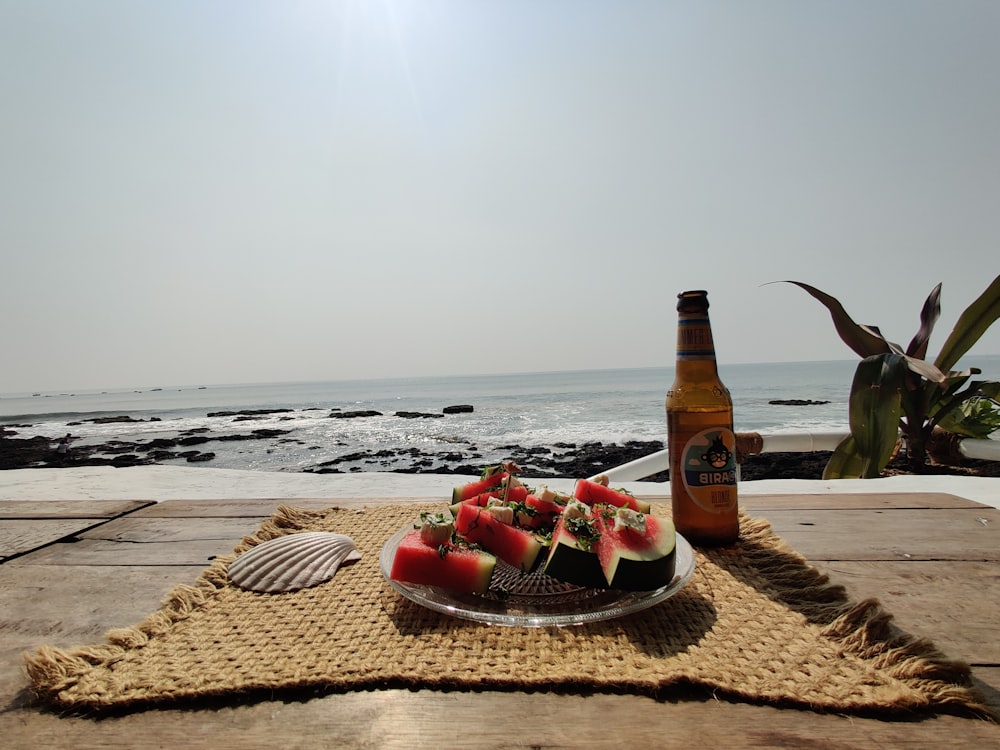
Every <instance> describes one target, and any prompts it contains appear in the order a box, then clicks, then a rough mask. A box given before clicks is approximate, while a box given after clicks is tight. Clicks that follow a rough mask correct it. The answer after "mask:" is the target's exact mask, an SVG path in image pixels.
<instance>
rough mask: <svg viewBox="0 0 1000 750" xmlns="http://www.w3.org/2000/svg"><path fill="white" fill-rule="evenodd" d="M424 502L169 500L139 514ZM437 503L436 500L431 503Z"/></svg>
mask: <svg viewBox="0 0 1000 750" xmlns="http://www.w3.org/2000/svg"><path fill="white" fill-rule="evenodd" d="M422 501H426V499H421V498H353V499H344V500H341V499H334V498H326V499H316V498H300V499H295V498H292V499H289V498H279V499H271V500H268V499H263V500H261V499H250V500H238V499H232V500H165V501H163V502H162V503H156V504H155V505H151V506H149V507H147V508H143V509H142V510H141V511H139V512H138V514H139V515H141V516H142V517H144V518H246V517H248V516H264V517H269V516H271V515H272V514H274V513H275V512H276V511H277V509H278V506H279V505H287V506H290V507H295V508H307V509H309V510H325V509H327V508H330V507H333V506H339V507H342V508H356V507H359V506H364V505H379V504H383V505H385V504H391V503H399V502H422ZM431 502H433V499H432V500H431Z"/></svg>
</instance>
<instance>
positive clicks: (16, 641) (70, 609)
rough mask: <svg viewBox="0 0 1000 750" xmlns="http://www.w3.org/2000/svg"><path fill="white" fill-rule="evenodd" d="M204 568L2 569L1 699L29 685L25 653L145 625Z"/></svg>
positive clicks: (101, 639)
mask: <svg viewBox="0 0 1000 750" xmlns="http://www.w3.org/2000/svg"><path fill="white" fill-rule="evenodd" d="M203 569H204V568H203V566H191V567H170V568H167V567H141V566H115V567H109V568H94V567H63V566H60V567H54V566H47V565H10V564H8V565H3V566H0V644H2V645H0V696H6V697H9V696H12V695H14V694H15V693H16V692H17V691H18V690H20V689H22V688H23V687H24V686H25V678H24V674H23V673H22V671H21V667H22V664H23V659H22V657H21V654H22V652H24V651H28V650H32V649H35V648H37V647H38V646H42V645H53V646H59V647H67V648H68V647H72V646H79V645H91V644H96V643H102V642H104V634H105V633H106V632H107V631H109V630H111V629H112V628H119V627H128V626H131V625H135V624H137V623H139V622H141V621H142V620H144V619H145V618H146V617H147V616H148V615H150V614H152V613H153V612H155V611H156V610H157V609H159V604H160V601H162V600H163V599H164V597H166V595H167V594H168V593H169V592H170V591H172V590H173V589H174V588H175V587H176V586H177V585H179V584H182V583H192V582H194V581H195V580H196V579H197V577H198V575H199V574H200V573H201V571H202V570H203ZM0 700H2V698H0Z"/></svg>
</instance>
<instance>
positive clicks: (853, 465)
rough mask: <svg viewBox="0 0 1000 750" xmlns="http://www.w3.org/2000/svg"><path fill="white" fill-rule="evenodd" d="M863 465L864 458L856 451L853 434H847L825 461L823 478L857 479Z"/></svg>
mask: <svg viewBox="0 0 1000 750" xmlns="http://www.w3.org/2000/svg"><path fill="white" fill-rule="evenodd" d="M864 465H865V461H864V458H863V457H862V456H861V454H860V453H859V452H858V446H857V443H855V441H854V436H853V435H848V436H847V437H845V438H844V439H843V440H841V441H840V443H839V444H838V445H837V447H836V448H835V449H834V451H833V454H832V455H831V456H830V460H829V461H827V464H826V468H824V469H823V479H858V478H860V477H861V472H862V471H863V469H864Z"/></svg>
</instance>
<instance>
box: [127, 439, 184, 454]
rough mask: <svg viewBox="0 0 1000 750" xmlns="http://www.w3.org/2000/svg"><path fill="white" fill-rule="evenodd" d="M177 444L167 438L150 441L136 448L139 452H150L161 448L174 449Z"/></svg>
mask: <svg viewBox="0 0 1000 750" xmlns="http://www.w3.org/2000/svg"><path fill="white" fill-rule="evenodd" d="M177 444H178V441H177V440H171V439H169V438H154V439H153V440H150V441H149V442H148V443H142V444H140V445H138V446H136V447H137V448H140V449H141V450H147V451H152V450H159V449H163V448H176V447H177Z"/></svg>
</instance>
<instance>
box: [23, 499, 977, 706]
mask: <svg viewBox="0 0 1000 750" xmlns="http://www.w3.org/2000/svg"><path fill="white" fill-rule="evenodd" d="M440 507H441V504H440V503H437V504H434V505H428V506H418V505H394V506H389V507H380V508H368V509H364V510H358V509H337V508H331V509H328V510H325V511H321V512H316V511H306V510H302V509H295V508H287V507H279V508H278V509H277V512H276V513H275V515H274V516H273V517H272V518H271V519H270V520H268V521H266V522H265V523H264V524H263V525H262V526H261V527H260V529H259V530H258V531H257V532H256V533H255V534H254V535H253V536H251V537H248V538H246V539H244V540H243V542H242V543H241V544H240V545H239V547H238V548H237V550H236V551H235V552H236V553H239V552H241V551H243V550H245V549H248V548H250V547H251V546H253V545H255V544H259V543H261V542H262V541H265V540H267V539H271V538H273V537H275V536H279V535H282V534H287V533H294V532H296V531H302V530H324V531H335V532H340V533H344V534H348V535H349V536H351V537H352V538H353V539H354V541H355V543H356V544H357V546H358V549H359V550H360V551H361V553H362V555H363V558H362V560H361V561H360V562H358V563H355V564H353V565H350V566H347V567H345V568H342V569H341V570H340V571H339V572H338V573H337V575H336V576H335V577H334V578H333V579H332V580H331V581H328V582H327V583H324V584H321V585H319V586H316V587H313V588H310V589H305V590H301V591H298V592H294V593H287V594H278V595H273V594H270V595H269V594H257V593H252V592H248V591H244V590H241V589H239V588H237V587H235V586H233V585H232V584H231V583H230V582H229V581H228V578H227V575H226V570H227V566H228V564H229V562H231V561H232V559H233V556H228V557H225V558H220V559H218V560H216V561H215V562H214V563H213V565H212V566H211V567H210V568H209V569H208V570H206V571H205V572H204V574H203V575H202V576H201V577H200V578H199V579H198V581H197V582H196V583H195V584H194V585H193V586H180V587H178V588H177V589H176V590H175V591H173V592H172V593H171V595H170V596H169V597H168V599H167V600H166V601H164V602H163V604H162V607H161V609H160V610H159V611H158V612H156V613H154V614H153V615H151V616H150V617H148V618H147V619H146V620H145V621H144V622H142V623H140V624H138V625H136V626H135V627H131V628H127V629H121V630H115V631H112V632H110V633H108V635H107V639H108V641H107V643H104V644H100V645H96V646H90V647H86V648H76V649H70V650H62V649H56V648H52V647H42V648H39V649H38V650H36V651H34V652H32V653H29V654H25V659H26V665H27V670H28V674H29V678H30V680H31V682H32V688H33V690H34V692H35V694H36V696H37V697H38V698H39V699H40V700H41V701H44V702H46V703H48V704H50V705H53V706H55V707H58V708H60V709H75V710H80V711H84V712H87V711H95V710H106V709H129V710H135V709H139V708H145V707H151V706H162V705H164V704H169V703H171V702H174V703H178V704H180V705H188V706H190V705H198V703H199V701H206V702H207V701H211V702H217V701H218V700H220V699H222V700H227V701H228V700H252V699H261V698H264V697H277V696H279V695H281V691H296V692H299V693H301V691H303V690H306V691H314V692H327V691H333V692H336V691H348V690H372V689H379V688H385V687H412V688H432V689H470V690H483V689H521V690H558V691H563V692H566V691H571V692H572V691H578V692H594V691H604V692H633V693H640V694H645V695H652V696H664V695H667V694H672V693H671V691H672V690H675V689H679V688H685V687H690V686H694V687H696V688H697V687H701V688H704V689H707V690H711V691H713V692H714V693H715V694H716V695H718V696H725V697H729V698H730V699H733V700H749V701H754V702H765V703H772V704H776V705H783V706H797V707H800V708H810V709H813V710H820V711H838V712H858V713H865V714H870V713H875V714H879V713H884V714H887V715H888V714H901V713H912V712H917V713H921V712H940V711H949V712H958V713H971V714H976V715H982V716H989V715H990V713H989V710H988V709H987V708H986V707H985V705H984V702H983V701H982V700H981V697H980V696H979V694H978V693H977V692H976V691H975V690H974V689H973V688H972V687H970V674H969V669H968V667H967V666H966V665H964V664H962V663H959V662H955V661H951V660H948V659H946V658H945V657H944V656H943V655H942V654H940V653H939V652H938V651H936V650H935V648H934V647H933V646H932V645H931V644H930V643H928V642H926V641H924V640H920V639H918V638H915V637H913V636H909V635H906V634H903V633H900V632H899V631H898V630H897V629H896V628H894V627H892V625H891V622H890V620H891V618H890V616H889V615H888V614H887V613H886V612H884V611H883V610H882V608H881V607H880V606H879V604H878V603H877V602H875V601H863V602H850V601H848V600H847V598H846V597H845V593H844V590H843V589H842V588H840V587H838V586H832V585H830V584H829V583H828V581H827V579H826V578H825V577H824V576H823V575H821V574H820V573H818V572H817V571H816V570H815V569H814V568H812V567H810V566H809V565H808V564H807V562H806V561H805V560H804V559H803V558H802V557H801V556H800V555H798V554H797V553H795V552H794V551H793V550H791V549H789V548H788V547H787V546H786V545H785V544H784V543H783V542H782V541H781V539H779V538H778V537H777V536H776V535H774V534H773V533H772V532H771V530H770V527H769V526H768V524H767V523H766V522H762V521H760V520H755V519H750V518H747V517H743V518H742V520H741V541H740V542H739V544H738V545H737V546H735V547H733V548H729V549H722V550H713V551H697V553H696V565H697V567H696V571H695V574H694V577H693V578H692V580H691V582H690V583H689V584H688V585H687V586H686V587H685V588H684V589H683V590H682V591H681V592H680V593H678V594H677V595H675V596H674V597H672V598H670V599H668V600H666V601H665V602H662V603H660V604H657V605H656V606H654V607H651V608H650V609H647V610H645V611H642V612H638V613H635V614H633V615H629V616H626V617H621V618H618V619H614V620H608V621H605V622H599V623H593V624H587V625H581V626H574V627H567V628H555V627H551V628H520V627H496V626H490V625H483V624H478V623H475V622H470V621H466V620H460V619H456V618H452V617H449V616H447V615H444V614H440V613H437V612H434V611H431V610H428V609H426V608H424V607H421V606H420V605H418V604H415V603H413V602H411V601H409V600H408V599H405V598H403V597H402V596H400V595H399V594H398V593H397V592H396V591H395V590H394V589H392V588H391V587H390V586H389V584H388V583H387V582H386V581H385V580H384V578H383V576H382V574H381V571H380V569H379V563H378V555H379V550H380V549H381V547H382V545H383V544H384V543H385V541H386V540H387V539H388V538H389V537H390V536H391V535H392V534H393V533H394V532H396V531H397V530H399V529H400V528H402V526H403V525H404V524H406V523H407V522H412V521H413V520H414V519H416V518H417V517H418V516H419V513H420V511H421V510H439V509H440ZM654 512H655V513H666V512H668V511H667V510H666V509H665V508H664V507H654Z"/></svg>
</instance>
